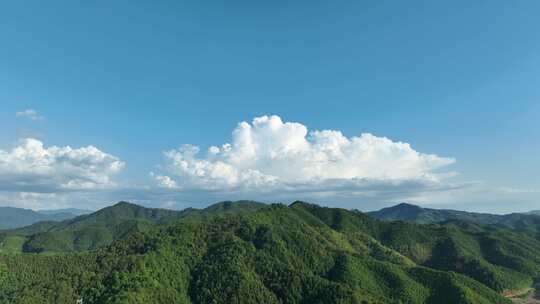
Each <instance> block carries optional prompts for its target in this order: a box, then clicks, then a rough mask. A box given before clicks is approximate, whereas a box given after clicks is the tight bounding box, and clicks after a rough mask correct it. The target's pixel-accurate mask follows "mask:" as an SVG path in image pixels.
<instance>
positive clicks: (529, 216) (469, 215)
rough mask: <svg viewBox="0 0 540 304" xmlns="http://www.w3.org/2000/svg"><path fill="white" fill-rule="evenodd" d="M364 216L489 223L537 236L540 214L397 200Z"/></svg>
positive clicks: (475, 223)
mask: <svg viewBox="0 0 540 304" xmlns="http://www.w3.org/2000/svg"><path fill="white" fill-rule="evenodd" d="M367 214H368V215H370V216H372V217H374V218H377V219H381V220H386V221H395V220H401V221H409V222H415V223H420V224H429V223H446V224H449V225H460V226H464V225H467V226H469V227H472V226H474V225H484V226H489V227H491V228H493V229H497V228H506V229H513V230H517V231H521V232H527V233H530V234H532V235H536V236H538V237H540V215H537V214H535V213H534V211H533V212H529V213H510V214H505V215H496V214H486V213H474V212H465V211H457V210H447V209H430V208H422V207H419V206H416V205H411V204H406V203H401V204H398V205H395V206H393V207H388V208H383V209H381V210H379V211H373V212H368V213H367Z"/></svg>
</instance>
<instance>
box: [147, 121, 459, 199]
mask: <svg viewBox="0 0 540 304" xmlns="http://www.w3.org/2000/svg"><path fill="white" fill-rule="evenodd" d="M164 155H165V159H166V165H165V166H164V168H163V169H164V170H163V171H164V172H161V173H152V176H153V177H154V178H155V180H156V181H157V183H158V185H160V186H161V187H163V188H173V189H183V190H188V189H206V190H215V191H232V190H235V191H238V190H241V191H247V190H249V191H259V192H260V191H263V192H264V191H276V190H280V191H285V190H286V191H334V192H335V191H345V189H347V190H346V191H349V192H350V191H353V190H354V189H361V190H362V189H363V190H365V188H366V187H372V186H373V185H381V184H385V185H393V186H399V187H402V186H403V185H407V184H415V185H418V184H420V185H433V184H437V183H439V181H440V179H441V177H442V176H444V175H445V174H437V173H435V170H436V169H438V168H441V167H444V166H447V165H449V164H452V163H453V162H454V159H452V158H446V157H440V156H437V155H434V154H425V153H420V152H417V151H415V150H414V149H413V148H412V147H411V146H410V145H409V144H408V143H403V142H394V141H392V140H390V139H388V138H385V137H377V136H374V135H372V134H369V133H364V134H361V135H360V136H357V137H351V138H347V137H345V136H344V135H343V134H342V133H341V132H340V131H334V130H322V131H317V130H315V131H311V132H309V131H308V129H307V127H306V126H304V125H302V124H300V123H295V122H283V121H282V120H281V118H280V117H278V116H262V117H257V118H255V119H253V121H252V123H251V124H250V123H247V122H241V123H239V124H238V125H237V127H236V128H235V129H234V130H233V132H232V141H231V143H226V144H223V145H221V146H211V147H210V148H209V149H208V150H207V151H206V152H205V153H201V151H200V148H199V147H197V146H193V145H183V146H182V147H180V148H179V149H175V150H171V151H166V152H165V153H164ZM377 187H380V186H377Z"/></svg>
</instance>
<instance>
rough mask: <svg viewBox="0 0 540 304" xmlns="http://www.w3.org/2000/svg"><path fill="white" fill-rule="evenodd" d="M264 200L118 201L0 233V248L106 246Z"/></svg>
mask: <svg viewBox="0 0 540 304" xmlns="http://www.w3.org/2000/svg"><path fill="white" fill-rule="evenodd" d="M262 206H266V205H265V204H262V203H257V202H251V201H238V202H230V201H227V202H220V203H217V204H214V205H211V206H209V207H207V208H205V209H200V210H199V209H193V208H190V209H185V210H182V211H175V210H167V209H157V208H144V207H142V206H138V205H135V204H131V203H128V202H119V203H117V204H115V205H113V206H110V207H107V208H104V209H101V210H99V211H97V212H94V213H91V214H86V215H82V216H78V217H75V218H73V219H69V220H65V221H62V222H50V221H45V222H38V223H35V224H33V225H30V226H27V227H22V228H18V229H13V230H9V231H5V232H4V233H0V252H1V251H8V252H20V251H24V252H36V253H40V252H71V251H82V250H91V249H97V248H100V247H104V246H107V245H109V244H111V243H112V242H113V241H115V240H119V239H122V238H124V237H126V236H127V235H129V234H131V233H134V232H139V231H146V230H148V229H149V228H151V227H152V226H153V225H155V224H157V223H165V222H168V221H174V220H177V219H180V218H184V217H188V216H189V217H192V218H194V217H205V216H210V215H214V214H234V213H238V212H249V211H254V210H257V209H259V208H261V207H262Z"/></svg>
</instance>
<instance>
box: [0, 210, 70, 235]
mask: <svg viewBox="0 0 540 304" xmlns="http://www.w3.org/2000/svg"><path fill="white" fill-rule="evenodd" d="M75 216H77V215H76V214H73V213H70V212H56V213H42V212H36V211H33V210H30V209H22V208H14V207H0V230H2V229H13V228H18V227H23V226H28V225H31V224H34V223H36V222H39V221H62V220H65V219H70V218H73V217H75Z"/></svg>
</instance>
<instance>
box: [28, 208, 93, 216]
mask: <svg viewBox="0 0 540 304" xmlns="http://www.w3.org/2000/svg"><path fill="white" fill-rule="evenodd" d="M37 212H39V213H41V214H49V215H50V214H61V213H69V214H74V215H75V216H79V215H83V214H89V213H92V212H94V211H92V210H85V209H77V208H66V209H48V210H38V211H37Z"/></svg>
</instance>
